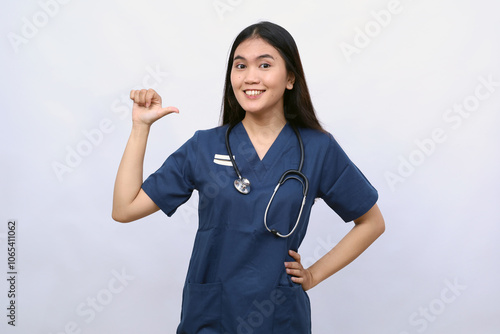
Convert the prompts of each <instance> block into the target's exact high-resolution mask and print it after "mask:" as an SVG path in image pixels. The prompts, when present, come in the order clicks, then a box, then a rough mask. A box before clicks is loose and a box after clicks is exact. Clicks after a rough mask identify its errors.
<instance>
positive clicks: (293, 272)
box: [113, 22, 385, 334]
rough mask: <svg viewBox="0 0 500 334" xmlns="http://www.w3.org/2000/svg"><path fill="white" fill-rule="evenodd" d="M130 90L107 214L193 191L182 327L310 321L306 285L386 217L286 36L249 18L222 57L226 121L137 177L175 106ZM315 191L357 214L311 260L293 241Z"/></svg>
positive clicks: (141, 209) (141, 211) (151, 206)
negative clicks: (128, 119)
mask: <svg viewBox="0 0 500 334" xmlns="http://www.w3.org/2000/svg"><path fill="white" fill-rule="evenodd" d="M130 97H131V99H132V100H133V101H134V106H133V115H132V118H133V126H132V132H131V135H130V139H129V141H128V144H127V147H126V149H125V153H124V155H123V159H122V162H121V164H120V167H119V170H118V175H117V178H116V184H115V191H114V199H113V218H114V219H115V220H117V221H120V222H129V221H133V220H136V219H139V218H142V217H145V216H147V215H149V214H151V213H153V212H156V211H158V210H159V209H161V210H162V211H163V212H164V213H166V214H167V215H168V216H171V215H172V214H173V213H174V212H175V210H176V209H177V208H178V207H179V206H180V205H181V204H183V203H184V202H186V201H187V200H188V199H189V197H190V196H191V193H192V191H193V190H194V189H196V190H198V192H199V207H198V210H199V228H198V231H197V234H196V239H195V243H194V248H193V253H192V257H191V261H190V264H189V268H188V273H187V278H186V283H185V287H184V291H183V302H182V314H181V321H180V324H179V327H178V329H177V333H231V334H233V333H287V334H290V333H300V334H304V333H310V332H311V311H310V304H309V298H308V296H307V294H306V292H305V291H307V290H309V289H311V288H313V287H314V286H316V285H317V284H319V283H320V282H321V281H323V280H325V279H326V278H328V277H329V276H331V275H333V274H334V273H336V272H337V271H339V270H340V269H342V268H343V267H344V266H346V265H347V264H349V263H350V262H351V261H353V260H354V259H355V258H356V257H357V256H358V255H360V254H361V253H362V252H363V251H364V250H365V249H366V248H367V247H368V246H369V245H370V244H371V243H372V242H373V241H374V240H375V239H377V238H378V237H379V236H380V235H381V234H382V233H383V231H384V228H385V227H384V220H383V218H382V215H381V213H380V211H379V209H378V206H377V204H376V202H377V199H378V194H377V191H376V190H375V189H374V188H373V187H372V186H371V184H370V183H369V182H368V181H367V180H366V178H365V177H364V176H363V174H362V173H361V172H360V171H359V170H358V169H357V168H356V166H355V165H354V164H353V163H352V162H351V161H350V160H349V158H348V157H347V156H346V154H345V153H344V152H343V150H342V149H341V148H340V146H339V145H338V144H337V142H336V141H335V140H334V138H333V137H332V136H331V135H330V134H328V133H327V132H326V131H324V130H323V129H322V128H321V126H320V124H319V122H318V120H317V118H316V115H315V112H314V109H313V106H312V103H311V99H310V96H309V92H308V89H307V85H306V82H305V77H304V73H303V70H302V65H301V61H300V57H299V53H298V50H297V47H296V45H295V42H294V40H293V38H292V36H291V35H290V34H289V33H288V32H287V31H286V30H285V29H283V28H282V27H280V26H278V25H275V24H273V23H269V22H261V23H258V24H254V25H252V26H249V27H247V28H246V29H244V30H243V31H242V32H241V33H240V34H239V35H238V37H237V38H236V39H235V41H234V43H233V46H232V48H231V52H230V56H229V60H228V66H227V75H226V82H225V92H224V99H223V112H222V123H223V124H222V126H219V127H217V128H214V129H210V130H204V131H198V132H196V133H195V135H194V136H193V137H192V138H191V139H190V140H188V141H187V142H186V143H185V144H184V145H183V146H182V147H181V148H179V150H177V151H176V152H175V153H173V154H172V155H171V156H170V157H169V158H168V159H167V160H166V161H165V163H164V164H163V165H162V166H161V168H160V169H159V170H158V171H156V172H155V173H154V174H152V175H151V176H149V177H148V178H147V179H146V181H144V183H143V180H142V168H143V160H144V153H145V149H146V142H147V137H148V134H149V130H150V126H151V124H153V123H154V122H155V121H156V120H158V119H160V118H161V117H163V116H165V115H168V114H170V113H174V112H178V110H177V108H175V107H167V108H163V107H162V101H161V97H160V96H159V95H158V94H157V93H156V92H155V91H154V90H152V89H149V90H145V89H143V90H137V91H132V92H131V93H130ZM228 130H229V131H228ZM226 137H227V138H226ZM301 146H302V148H301ZM231 157H233V158H234V159H231ZM288 170H292V172H289V173H288V174H286V175H285V176H284V177H283V178H284V179H285V182H284V183H282V184H281V186H280V187H279V189H278V191H277V192H276V193H275V195H273V193H274V191H275V187H276V185H277V184H278V182H279V180H280V177H282V175H283V173H284V172H285V171H288ZM245 177H248V179H250V180H251V183H249V182H248V181H247V180H246V179H245ZM235 179H236V181H235V182H234V185H233V181H234V180H235ZM240 192H241V193H240ZM271 197H272V204H269V203H270V199H271ZM315 198H322V199H323V200H324V201H325V202H326V203H327V204H328V205H329V206H330V207H331V208H332V209H333V210H335V212H337V213H338V214H339V216H340V217H341V218H342V219H344V220H345V221H346V222H348V221H354V223H355V226H354V227H353V229H352V230H351V231H350V232H349V233H348V234H347V235H346V236H345V237H344V238H343V239H342V240H341V241H340V242H339V243H338V244H337V245H336V246H335V247H334V248H333V249H332V250H331V251H330V252H328V253H327V254H326V255H325V256H324V257H322V258H321V259H319V260H318V261H317V262H316V263H314V264H313V265H312V266H311V267H309V268H307V269H306V268H304V267H303V266H302V265H301V262H300V256H299V254H298V253H297V250H298V248H299V246H300V244H301V242H302V240H303V238H304V235H305V233H306V230H307V225H308V221H309V216H310V212H311V207H312V205H313V203H314V201H315Z"/></svg>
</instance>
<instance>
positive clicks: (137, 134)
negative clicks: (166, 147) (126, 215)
mask: <svg viewBox="0 0 500 334" xmlns="http://www.w3.org/2000/svg"><path fill="white" fill-rule="evenodd" d="M149 128H150V127H149V126H148V125H133V126H132V132H131V134H130V137H129V140H128V142H127V146H126V148H125V152H124V153H123V157H122V160H121V162H120V166H119V167H118V172H117V175H116V181H115V189H114V193H113V217H114V218H119V216H120V214H121V213H122V212H123V211H124V210H125V209H126V207H127V206H129V205H130V204H131V203H132V202H133V201H134V199H135V198H136V197H137V194H138V193H139V191H140V190H141V186H142V182H143V164H144V155H145V153H146V144H147V140H148V135H149ZM118 220H119V219H118Z"/></svg>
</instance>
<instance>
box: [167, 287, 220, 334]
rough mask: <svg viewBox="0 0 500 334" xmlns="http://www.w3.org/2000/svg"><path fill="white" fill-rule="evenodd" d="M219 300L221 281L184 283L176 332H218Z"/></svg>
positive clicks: (182, 333) (187, 333)
mask: <svg viewBox="0 0 500 334" xmlns="http://www.w3.org/2000/svg"><path fill="white" fill-rule="evenodd" d="M221 300H222V284H221V283H208V284H197V283H186V286H185V288H184V292H183V304H182V322H181V323H180V324H179V327H178V328H177V334H220V333H221V307H222V305H221Z"/></svg>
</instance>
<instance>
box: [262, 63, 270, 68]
mask: <svg viewBox="0 0 500 334" xmlns="http://www.w3.org/2000/svg"><path fill="white" fill-rule="evenodd" d="M260 67H262V68H269V67H271V65H269V64H262V65H260Z"/></svg>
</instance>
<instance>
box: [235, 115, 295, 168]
mask: <svg viewBox="0 0 500 334" xmlns="http://www.w3.org/2000/svg"><path fill="white" fill-rule="evenodd" d="M281 116H282V117H279V116H277V115H272V117H254V115H248V114H247V115H245V118H244V119H243V121H242V122H241V123H242V124H243V127H244V128H245V131H246V132H247V134H248V137H249V138H250V141H251V142H252V145H253V146H254V148H255V151H256V152H257V154H258V156H259V158H260V159H261V160H262V159H263V158H264V156H265V155H266V153H267V151H268V150H269V148H270V147H271V145H272V144H273V143H274V141H275V140H276V138H277V137H278V135H279V134H280V132H281V130H282V129H283V127H284V126H285V125H286V119H285V116H284V114H282V115H281Z"/></svg>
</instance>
